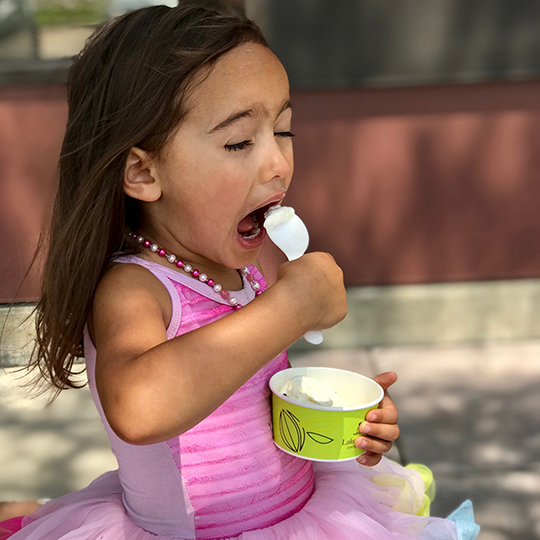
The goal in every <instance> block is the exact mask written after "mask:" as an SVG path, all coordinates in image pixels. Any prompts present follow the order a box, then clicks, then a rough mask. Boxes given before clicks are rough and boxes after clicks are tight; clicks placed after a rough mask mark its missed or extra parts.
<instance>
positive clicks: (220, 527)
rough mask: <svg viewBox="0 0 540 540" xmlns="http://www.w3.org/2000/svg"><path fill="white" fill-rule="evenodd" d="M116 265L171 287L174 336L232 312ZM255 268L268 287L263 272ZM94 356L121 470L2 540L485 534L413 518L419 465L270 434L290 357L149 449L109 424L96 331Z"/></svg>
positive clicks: (369, 538) (186, 288)
mask: <svg viewBox="0 0 540 540" xmlns="http://www.w3.org/2000/svg"><path fill="white" fill-rule="evenodd" d="M118 262H119V263H132V264H139V265H141V266H144V267H146V268H147V269H148V270H149V271H151V272H152V273H153V274H154V275H155V276H156V277H157V278H158V279H159V280H160V281H161V282H162V283H163V285H164V286H165V287H166V288H167V290H168V292H169V295H170V297H171V302H172V317H171V322H170V324H169V327H168V329H167V337H168V338H169V339H171V338H173V337H175V336H179V335H181V334H183V333H186V332H189V331H193V330H195V329H197V328H200V327H202V326H204V325H205V324H209V323H212V322H214V321H216V320H218V319H219V318H221V317H224V316H226V315H228V314H229V313H231V312H232V308H231V307H230V306H228V304H227V303H226V301H225V300H223V299H221V297H220V296H219V295H218V294H216V293H214V291H213V290H212V289H211V288H210V287H208V286H207V285H205V284H204V283H201V282H198V281H197V280H195V279H193V278H191V277H190V276H187V275H185V274H183V273H181V272H178V271H176V270H174V269H171V268H167V267H165V266H163V265H160V264H157V263H153V262H149V261H146V260H143V259H141V258H138V257H135V256H130V257H123V258H121V259H118ZM250 271H251V273H252V274H253V275H254V276H255V279H256V280H257V281H258V282H259V283H260V284H261V286H262V287H263V288H265V287H266V283H265V281H264V278H263V277H262V275H261V274H260V273H259V272H258V271H257V269H256V268H254V267H250ZM244 280H245V278H244ZM235 296H236V297H237V298H238V300H239V302H240V303H241V304H242V305H245V304H246V303H248V302H250V301H252V300H253V298H254V296H255V295H254V292H253V290H252V289H251V287H250V286H249V283H248V282H247V281H246V280H245V281H244V288H243V289H242V290H241V291H238V292H235ZM246 331H253V329H246ZM85 356H86V361H87V370H88V377H89V383H90V390H91V392H92V396H93V398H94V400H95V402H96V406H97V408H98V411H99V413H100V415H101V418H102V421H103V424H104V427H105V429H106V431H107V433H108V435H109V438H110V441H111V447H112V450H113V452H114V454H115V455H116V458H117V460H118V465H119V468H118V470H117V471H111V472H109V473H106V474H104V475H102V476H100V477H99V478H98V479H97V480H95V481H94V482H93V483H92V484H90V485H89V486H88V487H87V488H85V489H83V490H81V491H78V492H75V493H70V494H67V495H64V496H63V497H60V498H58V499H55V500H52V501H49V502H47V503H46V504H45V505H44V506H43V507H41V508H40V509H39V510H38V511H36V512H34V513H33V514H32V515H30V516H28V517H25V518H23V519H22V524H21V525H22V528H20V530H17V527H18V525H17V526H16V527H15V529H16V530H17V532H15V533H14V534H13V535H12V536H9V535H10V534H11V532H6V533H4V536H3V537H2V533H1V532H0V540H3V538H8V537H9V538H10V540H23V539H24V540H169V539H179V538H181V539H184V540H188V539H189V540H191V539H196V538H197V539H206V540H210V539H218V538H228V539H230V540H305V539H306V538H310V539H311V540H342V539H344V538H358V539H362V540H406V539H417V540H473V539H474V538H476V534H477V531H476V532H475V530H476V529H475V527H477V526H476V525H475V524H474V520H473V518H472V513H471V512H470V509H469V508H468V507H467V508H466V509H465V514H464V513H463V512H462V511H460V512H458V513H457V514H456V515H457V516H458V518H459V519H456V521H459V520H461V521H462V523H461V524H460V525H459V526H456V523H455V522H454V521H452V520H445V519H440V518H430V517H427V516H419V515H416V514H417V513H418V512H421V508H422V504H423V501H424V482H423V480H422V476H421V475H420V473H419V472H418V471H415V470H412V469H404V468H403V467H401V466H399V465H397V464H396V463H393V462H391V461H389V460H387V459H383V460H382V461H381V463H380V464H379V465H378V466H376V467H374V468H368V467H363V466H361V465H359V464H358V463H356V461H350V462H345V463H336V464H326V463H316V464H312V463H311V462H309V461H304V460H302V459H299V458H296V457H293V456H290V455H288V454H285V453H284V452H281V451H280V450H279V449H278V448H277V447H276V446H275V445H274V444H273V440H272V431H271V416H270V391H269V389H268V381H269V379H270V377H271V376H272V375H273V374H274V373H276V372H277V371H279V370H281V369H284V368H286V367H287V365H288V361H287V355H286V353H285V352H283V353H282V354H280V355H279V356H278V357H276V358H275V359H274V360H272V361H271V362H269V363H268V364H267V365H266V366H265V367H264V368H263V369H261V370H260V371H259V372H258V373H257V374H256V375H254V376H253V377H252V378H251V379H250V380H249V381H247V382H246V383H245V384H244V385H243V386H242V387H241V388H240V389H239V390H238V391H237V392H235V393H234V394H233V395H232V396H231V397H230V398H229V399H228V400H227V401H226V402H225V403H223V405H221V406H220V407H219V408H218V409H217V410H216V411H214V412H213V413H212V414H211V415H210V416H208V417H207V418H206V419H205V420H203V421H202V422H201V423H199V424H198V425H197V426H195V427H194V428H193V429H191V430H189V431H188V432H186V433H184V434H182V435H180V436H179V437H175V438H173V439H171V440H169V441H167V442H164V443H159V444H154V445H147V446H134V445H129V444H127V443H125V442H123V441H121V440H120V439H119V438H118V437H117V436H116V435H115V433H114V432H113V431H112V429H111V428H110V426H109V424H108V422H107V419H106V417H105V415H104V413H103V410H102V408H101V404H100V402H99V396H98V394H97V390H96V387H95V379H94V369H95V348H94V346H93V344H92V341H91V339H90V336H89V335H88V333H86V335H85ZM466 512H469V514H468V515H466ZM464 515H465V517H464ZM454 517H455V516H454ZM4 526H5V523H4ZM1 527H2V524H0V531H2V528H1ZM467 527H468V528H469V533H467V534H468V535H465V536H464V535H463V531H465V530H466V529H467ZM458 529H459V530H458ZM7 530H8V529H6V531H7Z"/></svg>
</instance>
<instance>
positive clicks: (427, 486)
mask: <svg viewBox="0 0 540 540" xmlns="http://www.w3.org/2000/svg"><path fill="white" fill-rule="evenodd" d="M407 468H409V469H413V470H414V471H417V472H418V473H420V476H421V477H422V480H423V481H424V500H423V501H422V505H421V507H420V510H418V512H417V513H416V515H418V516H429V509H430V506H431V503H432V502H433V499H435V491H436V490H435V480H434V479H433V473H432V472H431V470H430V469H429V467H426V466H425V465H422V464H421V463H410V464H409V465H407Z"/></svg>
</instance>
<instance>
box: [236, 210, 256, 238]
mask: <svg viewBox="0 0 540 540" xmlns="http://www.w3.org/2000/svg"><path fill="white" fill-rule="evenodd" d="M254 228H255V222H254V221H253V216H252V215H251V214H249V215H247V216H246V217H245V218H244V219H243V220H242V221H241V222H240V223H239V224H238V227H237V228H236V230H237V231H238V232H239V233H240V234H246V233H247V232H249V231H252V230H253V229H254Z"/></svg>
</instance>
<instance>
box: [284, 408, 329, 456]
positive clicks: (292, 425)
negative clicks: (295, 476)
mask: <svg viewBox="0 0 540 540" xmlns="http://www.w3.org/2000/svg"><path fill="white" fill-rule="evenodd" d="M339 421H340V419H339V418H338V419H337V420H327V419H324V420H306V421H305V422H300V420H299V419H298V418H297V417H296V416H295V415H294V414H293V413H292V412H291V411H288V410H287V409H283V410H282V411H281V412H280V413H279V432H280V434H281V438H282V440H283V444H285V446H286V447H287V448H288V449H289V450H291V452H300V451H301V450H302V448H304V444H305V442H306V435H307V436H308V437H309V438H310V439H311V440H312V441H313V442H315V443H317V444H329V443H331V442H333V441H334V439H332V438H331V437H327V436H326V435H323V434H322V433H320V432H321V431H329V430H331V429H334V428H335V427H336V426H337V425H338V423H339ZM305 427H308V428H309V429H314V428H317V431H306V429H305Z"/></svg>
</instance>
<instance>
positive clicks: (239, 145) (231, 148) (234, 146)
mask: <svg viewBox="0 0 540 540" xmlns="http://www.w3.org/2000/svg"><path fill="white" fill-rule="evenodd" d="M252 144H253V142H252V141H242V142H240V143H236V144H226V145H225V150H228V151H229V152H233V151H234V152H237V151H238V150H245V149H246V148H247V147H248V146H251V145H252Z"/></svg>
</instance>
